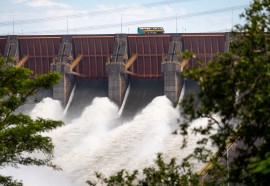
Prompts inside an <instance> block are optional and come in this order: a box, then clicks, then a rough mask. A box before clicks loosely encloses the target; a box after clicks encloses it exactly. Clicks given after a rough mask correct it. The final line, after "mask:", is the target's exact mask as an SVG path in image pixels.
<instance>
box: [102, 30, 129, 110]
mask: <svg viewBox="0 0 270 186" xmlns="http://www.w3.org/2000/svg"><path fill="white" fill-rule="evenodd" d="M127 46H128V45H127V36H126V35H125V34H119V35H116V40H115V45H114V51H113V55H112V56H111V59H110V61H109V62H108V63H107V65H106V71H107V74H108V95H109V98H110V100H112V101H113V102H115V103H116V104H117V105H118V106H121V104H122V102H123V99H124V96H125V92H126V89H127V84H128V78H127V77H128V76H127V74H126V69H125V63H126V61H127V59H128V53H127V51H128V48H127Z"/></svg>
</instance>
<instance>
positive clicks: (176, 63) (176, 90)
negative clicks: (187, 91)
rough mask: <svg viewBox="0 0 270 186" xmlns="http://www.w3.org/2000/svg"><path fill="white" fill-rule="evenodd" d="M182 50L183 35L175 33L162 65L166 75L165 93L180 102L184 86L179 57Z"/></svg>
mask: <svg viewBox="0 0 270 186" xmlns="http://www.w3.org/2000/svg"><path fill="white" fill-rule="evenodd" d="M181 52H182V41H181V36H180V35H175V36H173V37H172V41H170V43H169V50H168V54H167V55H166V58H165V61H163V62H162V65H161V71H162V72H163V77H164V95H166V96H167V98H169V99H170V100H171V101H172V102H174V103H176V102H178V99H179V96H180V93H181V89H182V86H183V79H182V77H181V66H180V57H179V54H180V53H181Z"/></svg>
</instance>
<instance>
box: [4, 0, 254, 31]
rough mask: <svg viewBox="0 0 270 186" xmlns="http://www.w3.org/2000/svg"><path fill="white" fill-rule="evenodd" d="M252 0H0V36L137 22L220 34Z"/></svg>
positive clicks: (127, 27) (129, 27)
mask: <svg viewBox="0 0 270 186" xmlns="http://www.w3.org/2000/svg"><path fill="white" fill-rule="evenodd" d="M250 2H251V1H250V0H226V1H217V0H156V1H154V0H150V1H145V0H144V1H143V0H133V1H124V0H99V1H90V0H1V6H0V35H7V34H13V32H14V34H19V35H22V34H23V35H33V34H67V33H68V34H115V33H121V32H122V33H136V29H137V27H139V26H162V27H164V30H165V32H167V33H174V32H176V31H177V32H187V33H191V32H193V33H194V32H224V31H229V30H231V28H232V25H235V24H238V23H240V24H241V23H243V20H242V19H239V14H240V13H242V12H243V11H244V6H247V5H248V4H250ZM242 5H243V6H242ZM13 20H14V21H13ZM121 25H122V26H121Z"/></svg>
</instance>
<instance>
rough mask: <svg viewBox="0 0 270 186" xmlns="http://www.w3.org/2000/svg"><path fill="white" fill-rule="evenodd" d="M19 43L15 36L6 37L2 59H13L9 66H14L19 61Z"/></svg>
mask: <svg viewBox="0 0 270 186" xmlns="http://www.w3.org/2000/svg"><path fill="white" fill-rule="evenodd" d="M19 55H20V54H19V42H18V38H17V36H15V35H11V36H7V43H6V46H5V52H4V57H5V58H9V57H12V58H13V62H12V64H10V65H16V64H17V63H18V61H19Z"/></svg>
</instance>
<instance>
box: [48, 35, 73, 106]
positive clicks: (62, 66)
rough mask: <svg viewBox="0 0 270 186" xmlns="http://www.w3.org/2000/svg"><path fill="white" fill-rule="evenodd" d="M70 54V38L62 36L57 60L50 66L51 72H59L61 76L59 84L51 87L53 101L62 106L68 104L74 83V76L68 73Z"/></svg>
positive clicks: (71, 57) (71, 58)
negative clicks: (57, 101) (59, 102)
mask: <svg viewBox="0 0 270 186" xmlns="http://www.w3.org/2000/svg"><path fill="white" fill-rule="evenodd" d="M72 53H73V52H72V38H71V37H69V36H63V37H62V42H61V45H60V48H59V52H58V55H57V58H56V60H55V62H54V63H52V64H51V71H56V72H59V73H60V74H61V76H62V78H61V80H60V81H59V83H58V84H56V85H54V86H53V99H56V100H59V101H61V103H62V105H63V106H66V104H67V103H68V100H69V96H70V93H71V91H72V88H73V86H74V82H75V77H74V75H72V74H71V73H70V61H71V60H73V55H72Z"/></svg>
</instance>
